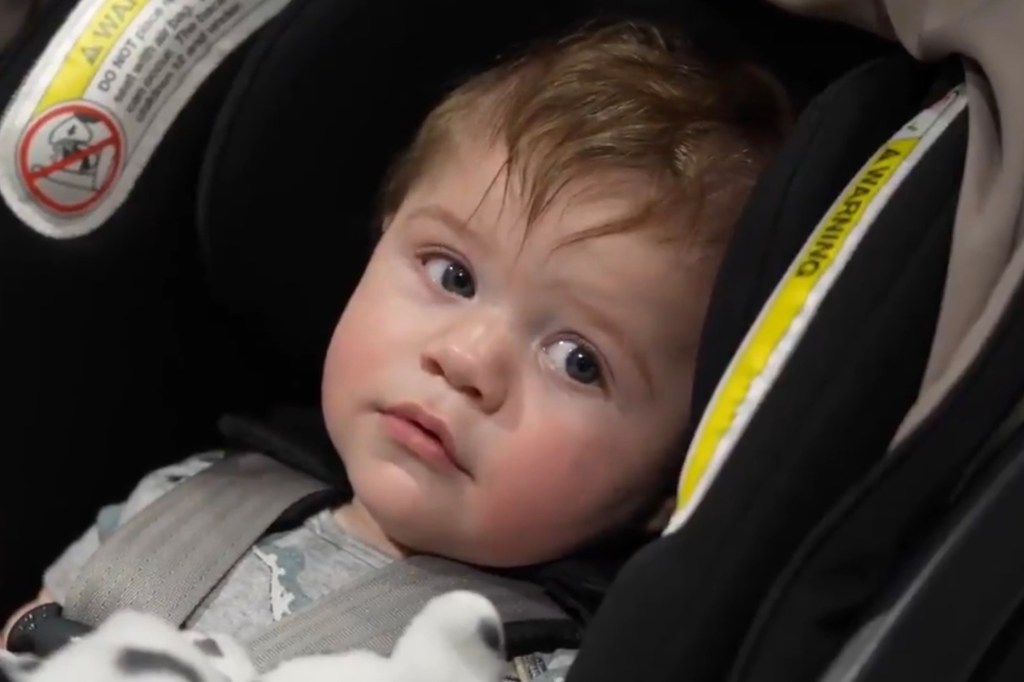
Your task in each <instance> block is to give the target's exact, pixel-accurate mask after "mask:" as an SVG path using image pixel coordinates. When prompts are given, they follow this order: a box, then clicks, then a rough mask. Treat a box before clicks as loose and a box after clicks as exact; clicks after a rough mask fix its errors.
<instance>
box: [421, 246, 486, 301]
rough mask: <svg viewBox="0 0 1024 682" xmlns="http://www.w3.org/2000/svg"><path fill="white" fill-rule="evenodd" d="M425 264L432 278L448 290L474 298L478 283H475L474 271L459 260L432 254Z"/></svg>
mask: <svg viewBox="0 0 1024 682" xmlns="http://www.w3.org/2000/svg"><path fill="white" fill-rule="evenodd" d="M423 265H424V267H426V269H427V274H428V275H429V276H430V278H431V279H432V280H434V281H435V282H437V283H438V284H440V285H441V287H443V288H444V289H445V290H446V291H450V292H452V293H453V294H457V295H459V296H463V297H465V298H473V295H474V294H475V293H476V284H474V283H473V275H472V273H470V271H469V268H467V267H466V266H464V265H463V264H462V263H460V262H458V261H457V260H454V259H452V258H448V257H446V256H431V257H430V258H427V259H426V260H425V261H424V263H423Z"/></svg>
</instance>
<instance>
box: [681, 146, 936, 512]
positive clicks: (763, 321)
mask: <svg viewBox="0 0 1024 682" xmlns="http://www.w3.org/2000/svg"><path fill="white" fill-rule="evenodd" d="M919 141H920V138H908V139H894V140H890V141H889V142H888V143H887V144H886V145H885V146H884V147H882V149H881V150H879V151H878V152H877V153H876V154H875V156H874V157H872V159H871V160H870V161H869V163H868V164H867V165H866V166H865V167H864V169H863V170H862V171H861V172H860V174H859V175H858V176H857V177H856V179H855V181H854V182H853V184H852V185H851V186H850V187H849V188H848V189H847V191H846V193H845V194H844V195H843V196H842V197H841V198H840V200H839V201H838V202H837V203H836V204H835V205H834V206H833V208H832V209H831V211H830V212H829V213H828V215H826V217H825V219H824V220H823V221H821V223H819V224H818V227H817V228H816V229H815V231H814V234H813V235H812V237H811V239H809V240H808V242H807V244H806V245H805V246H804V248H803V250H802V251H801V253H800V255H799V257H798V258H797V259H796V261H795V262H794V264H793V265H792V266H791V267H790V270H789V272H788V273H787V274H786V276H785V278H784V280H783V283H782V286H781V288H780V289H779V290H778V291H777V293H776V295H775V296H774V297H773V298H772V300H771V301H770V302H769V304H768V307H767V308H766V310H765V311H764V313H763V315H762V317H761V318H760V321H759V323H758V326H757V328H756V329H755V330H754V331H753V334H752V336H750V337H748V339H747V341H746V343H745V344H744V347H743V348H742V349H741V350H740V352H739V355H738V356H737V358H736V361H735V364H734V365H733V366H732V368H731V371H730V373H729V375H728V376H727V377H726V378H725V383H724V384H723V385H722V386H721V388H720V390H719V392H718V393H717V394H716V396H715V398H714V400H713V402H712V404H711V405H710V406H709V408H708V409H709V412H708V415H707V417H706V418H705V422H704V423H703V424H702V426H701V428H700V430H699V431H698V433H697V434H696V437H695V438H696V440H695V442H694V444H693V446H692V447H691V450H690V454H689V457H688V458H687V459H688V461H687V465H686V467H685V469H684V472H683V477H682V480H681V481H680V485H679V491H678V500H677V505H676V509H677V510H679V509H682V508H683V507H684V506H685V505H686V504H687V502H689V500H690V498H691V497H692V496H693V494H694V492H695V490H696V488H697V485H698V483H700V481H701V479H702V478H703V477H704V475H705V473H706V471H707V469H708V466H709V465H710V464H711V461H712V458H713V456H714V454H715V451H716V450H717V449H718V445H719V443H720V442H721V440H722V438H723V437H724V436H725V434H726V432H727V431H728V430H729V428H730V426H731V425H732V422H733V419H734V418H735V415H736V412H737V410H738V409H739V407H740V405H741V404H742V403H743V401H744V400H745V399H746V396H747V394H748V392H749V391H750V387H751V384H752V383H753V381H754V379H755V378H756V377H758V376H759V375H761V373H762V372H763V371H764V370H765V367H766V365H767V364H768V359H769V357H771V355H772V353H773V352H774V351H775V349H776V348H777V347H778V346H779V344H780V342H781V341H782V339H783V337H784V336H785V334H786V332H787V330H788V329H789V327H790V325H791V324H792V323H793V320H794V319H795V318H796V317H797V315H799V314H800V311H801V310H802V309H803V307H804V304H805V303H806V302H807V299H808V297H809V296H810V295H811V293H812V292H813V291H814V289H815V287H816V286H817V285H818V282H819V281H820V280H821V278H822V276H823V275H824V274H825V273H826V272H827V271H828V270H829V268H830V267H831V266H832V264H833V262H834V261H835V258H836V256H837V254H839V253H840V252H841V251H842V249H843V245H844V244H845V243H846V239H847V237H849V235H850V232H851V231H852V230H853V229H854V228H855V227H856V226H857V224H858V223H860V221H861V220H862V218H863V217H864V212H865V210H866V208H867V206H868V205H870V204H871V202H872V201H873V200H874V198H875V196H876V195H877V194H878V192H879V190H880V189H881V188H882V187H884V186H885V185H886V183H888V182H889V180H890V179H891V178H892V175H893V173H895V172H896V170H897V169H898V168H899V167H900V165H901V164H902V163H903V162H904V161H905V160H906V158H907V156H908V155H909V154H910V152H911V151H912V150H913V149H914V147H916V146H917V144H918V142H919Z"/></svg>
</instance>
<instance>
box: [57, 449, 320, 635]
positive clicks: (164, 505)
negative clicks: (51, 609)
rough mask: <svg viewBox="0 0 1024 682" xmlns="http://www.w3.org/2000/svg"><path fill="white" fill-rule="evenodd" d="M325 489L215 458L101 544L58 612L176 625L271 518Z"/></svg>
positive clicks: (286, 472)
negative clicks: (128, 615) (127, 611)
mask: <svg viewBox="0 0 1024 682" xmlns="http://www.w3.org/2000/svg"><path fill="white" fill-rule="evenodd" d="M326 488H327V486H326V484H324V483H321V482H320V481H317V480H315V479H313V478H310V477H308V476H306V475H304V474H301V473H299V472H297V471H294V470H292V469H290V468H288V467H285V466H284V465H282V464H280V463H278V462H276V461H274V460H273V459H271V458H269V457H266V456H265V455H261V454H255V453H253V454H241V455H237V456H232V457H226V458H224V459H223V460H220V461H218V462H215V463H214V464H212V465H211V466H209V467H207V468H206V469H204V470H203V471H201V472H199V473H198V474H196V475H195V476H193V477H191V478H189V479H187V480H185V481H182V482H181V483H179V484H178V485H176V486H175V487H174V488H172V489H171V490H170V491H168V492H167V493H166V494H165V495H162V496H161V497H160V498H158V499H157V500H155V501H154V502H153V503H152V504H150V505H148V506H146V507H145V508H143V509H142V510H141V511H140V512H139V513H138V514H136V515H135V516H133V517H132V518H131V519H129V520H128V521H127V522H126V523H125V524H124V525H123V526H122V527H121V528H119V529H118V531H117V532H115V533H114V534H113V535H112V536H111V537H110V539H109V540H107V541H106V542H104V543H103V544H102V545H101V546H100V548H99V549H98V550H97V551H96V553H95V554H93V556H92V557H91V558H90V559H89V561H88V562H86V563H85V565H84V566H83V567H82V570H81V572H80V574H79V575H78V577H77V579H76V580H75V583H74V584H73V585H72V586H71V589H70V590H69V593H68V596H67V600H66V601H65V603H64V613H65V614H66V616H67V617H68V618H69V619H71V620H74V621H78V622H80V623H84V624H86V625H90V626H93V627H95V626H97V625H99V624H100V623H101V622H102V621H103V620H105V619H106V618H107V617H108V616H109V615H110V614H111V613H113V612H114V611H117V610H118V609H122V608H132V609H137V610H140V611H145V612H148V613H153V614H155V615H157V616H160V617H162V618H165V619H167V620H169V621H170V622H172V623H174V624H175V625H178V626H180V625H182V624H183V623H184V622H185V620H186V619H187V618H188V616H189V615H190V614H191V613H192V612H193V611H194V610H195V608H196V607H197V606H198V605H199V604H200V603H201V602H202V600H203V599H204V598H205V597H206V595H208V594H209V593H210V592H211V591H213V589H214V588H215V587H216V585H217V583H218V582H219V581H220V580H221V578H223V577H224V576H225V575H226V574H227V573H228V571H229V570H231V567H232V566H234V564H235V563H236V562H237V561H238V560H239V558H241V556H242V555H243V554H244V553H245V551H246V550H247V549H249V547H251V546H252V545H253V544H254V543H255V542H256V541H257V540H258V539H259V538H260V536H261V535H262V534H263V533H264V532H266V530H267V528H269V527H270V526H271V525H272V524H273V523H274V521H276V520H277V519H278V518H279V517H280V516H281V515H282V514H283V513H284V512H285V511H286V510H287V509H288V508H289V507H290V506H292V505H294V504H295V503H297V502H300V501H301V500H303V499H304V498H307V497H309V496H310V495H313V494H316V493H318V492H322V491H324V490H325V489H326Z"/></svg>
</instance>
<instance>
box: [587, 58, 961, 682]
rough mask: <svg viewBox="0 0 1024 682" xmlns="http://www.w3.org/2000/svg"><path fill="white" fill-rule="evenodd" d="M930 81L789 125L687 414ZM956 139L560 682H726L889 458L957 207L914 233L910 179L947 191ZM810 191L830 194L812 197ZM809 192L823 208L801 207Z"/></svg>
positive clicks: (824, 107)
mask: <svg viewBox="0 0 1024 682" xmlns="http://www.w3.org/2000/svg"><path fill="white" fill-rule="evenodd" d="M937 73H938V71H937V70H936V69H934V68H930V67H925V66H922V65H920V64H916V63H913V62H912V61H911V60H910V59H909V58H905V57H894V58H892V59H888V60H883V61H879V62H875V63H873V64H870V65H868V66H865V67H863V68H861V69H859V70H857V71H855V72H853V73H851V74H849V75H848V76H847V77H845V78H843V79H841V80H840V82H838V83H836V84H835V85H833V86H832V87H830V88H829V89H827V90H826V91H825V92H824V93H823V94H822V95H821V96H820V97H819V98H818V99H817V100H816V101H815V102H813V103H812V105H811V106H810V107H809V109H808V110H807V111H806V112H805V113H804V115H803V116H802V117H801V120H800V121H799V123H798V127H797V130H796V131H795V133H794V134H793V135H792V137H791V139H790V141H789V144H788V145H787V147H786V148H785V149H784V151H783V152H782V154H781V155H780V156H779V158H778V159H777V160H776V162H775V163H774V164H773V165H772V167H771V168H770V169H769V170H768V171H767V172H766V173H765V175H764V180H763V182H762V183H761V184H760V185H759V187H758V188H757V190H756V191H755V196H754V197H753V198H752V200H751V202H750V203H749V205H748V207H747V210H746V211H745V213H744V216H743V218H742V219H741V221H740V226H739V231H738V233H737V235H736V237H735V243H734V246H733V251H732V252H731V253H730V254H729V255H728V256H727V259H726V263H725V265H724V266H723V268H722V271H721V273H720V277H719V280H718V287H717V288H716V294H715V298H714V300H713V304H712V308H711V309H712V311H714V312H713V313H712V314H711V316H710V317H709V320H708V323H707V328H706V334H705V337H704V339H703V340H702V346H701V360H700V363H699V365H698V366H699V368H700V371H702V372H708V373H709V375H703V376H702V377H698V385H697V387H696V391H697V393H696V398H697V401H698V406H699V407H703V404H702V403H706V401H707V400H708V396H709V393H710V388H713V383H714V382H716V381H718V379H719V377H720V376H721V373H722V372H723V371H724V368H725V366H726V365H727V363H728V359H729V357H731V355H732V352H733V351H734V350H735V348H736V345H737V344H738V342H739V339H740V338H742V335H743V334H744V333H745V332H746V330H747V328H748V327H749V325H750V323H751V322H752V318H751V315H756V314H757V312H758V310H759V309H760V307H761V306H762V305H763V303H764V301H765V300H766V299H767V297H768V295H769V294H770V293H771V291H772V289H773V288H774V286H775V283H776V282H777V281H778V279H779V277H780V276H781V274H782V272H784V271H785V269H786V268H788V267H789V266H790V264H791V262H792V260H793V258H794V257H795V254H796V252H797V249H798V247H799V246H801V245H802V244H803V242H804V241H805V240H806V239H807V236H808V235H809V234H810V231H811V229H812V228H813V227H814V226H815V225H816V224H817V222H818V221H819V220H820V219H821V217H822V215H823V214H824V213H825V210H826V209H827V208H828V206H829V205H830V204H831V203H832V202H833V201H834V200H835V198H836V197H837V196H838V195H839V193H840V190H841V189H842V188H843V187H844V186H845V185H846V183H847V182H848V181H849V179H850V178H851V177H852V175H853V174H854V171H855V170H856V169H858V168H859V167H860V166H861V165H862V164H863V163H864V162H865V161H866V160H867V159H868V158H869V157H870V156H872V155H873V154H874V153H875V151H876V150H877V149H878V148H879V146H880V145H881V144H882V143H883V142H885V141H886V140H887V139H888V137H889V136H890V135H892V134H893V133H894V132H896V130H897V129H899V128H900V127H901V126H903V125H904V124H905V123H907V122H908V121H909V120H910V119H911V118H912V117H913V116H915V115H916V114H917V113H918V112H919V111H921V110H922V109H924V108H925V107H926V106H927V105H928V104H930V100H931V99H938V96H939V95H941V94H944V93H941V92H939V93H935V92H933V85H934V83H935V80H936V76H937ZM962 118H963V117H962ZM962 123H963V121H962V119H961V120H958V122H957V124H956V125H954V126H953V128H950V129H949V130H947V131H946V133H945V134H944V135H943V138H942V140H941V142H940V143H938V144H936V145H935V146H934V147H933V148H932V149H930V150H929V151H928V153H927V155H926V156H925V157H924V159H923V160H922V161H921V163H920V164H919V165H918V168H917V169H916V170H915V171H913V172H911V174H910V176H909V177H908V178H907V179H906V180H905V181H904V182H903V184H902V185H900V187H899V189H898V190H897V191H896V194H895V195H894V196H893V197H892V199H891V200H890V201H889V203H888V205H886V207H885V208H884V210H883V211H882V213H881V214H880V215H879V217H878V218H877V220H876V221H875V224H874V225H873V227H872V228H871V230H870V232H868V233H867V235H866V237H865V239H864V241H863V242H862V243H861V244H860V246H859V248H858V249H857V251H856V252H855V253H854V255H853V257H852V259H851V260H850V261H849V263H848V264H847V265H846V268H845V271H844V272H843V274H842V276H841V277H840V278H839V279H838V280H837V281H836V283H835V284H834V286H833V288H832V290H831V291H830V292H829V293H828V294H827V296H826V297H825V299H824V301H823V304H822V307H821V308H820V309H819V311H818V313H817V315H816V316H815V318H814V319H813V321H811V323H810V325H809V327H808V328H807V330H806V331H805V333H804V336H803V339H802V340H801V341H800V346H799V352H798V353H796V354H795V355H794V356H792V357H790V359H789V361H788V362H787V364H786V365H785V366H784V367H783V369H782V371H781V374H780V375H779V376H778V378H777V380H776V382H775V384H774V385H773V387H772V389H771V391H770V392H769V393H768V395H767V397H766V398H765V400H764V402H763V403H762V404H761V406H760V409H758V410H757V412H756V413H755V414H754V415H753V417H752V419H751V421H750V422H749V424H748V425H747V427H746V430H745V431H744V432H743V434H742V435H741V436H740V437H739V441H738V442H737V444H736V446H735V449H734V451H733V455H732V457H731V458H730V459H729V460H728V461H727V462H726V463H725V465H724V467H723V468H722V469H721V471H720V472H719V473H718V477H717V479H716V480H715V484H714V485H713V486H711V487H710V489H709V491H708V493H707V495H706V497H705V498H704V500H703V502H702V503H701V504H700V505H699V506H697V507H696V511H695V512H694V513H693V515H692V516H691V517H690V519H689V520H688V522H687V523H686V524H685V525H684V526H683V527H682V528H681V529H679V530H678V531H676V532H675V533H672V534H670V535H668V536H667V537H665V538H662V539H661V540H659V541H657V542H655V543H653V544H651V545H650V546H648V547H646V548H644V549H643V550H641V551H640V552H639V553H638V555H637V556H636V557H634V559H633V560H632V561H631V562H629V563H628V564H627V565H626V567H625V568H624V569H623V571H622V573H621V574H620V576H619V580H618V581H617V583H616V585H615V586H614V587H613V589H612V591H611V593H610V594H609V597H608V599H607V601H606V602H605V605H604V606H603V608H602V611H601V612H599V613H598V615H597V617H596V618H595V620H594V623H593V625H592V627H591V628H590V630H589V631H588V633H587V638H586V639H585V642H584V649H583V651H582V653H581V655H580V657H579V658H578V659H577V662H576V664H575V665H574V667H573V669H572V670H571V671H570V674H569V678H568V679H569V680H570V682H578V681H580V680H596V679H615V678H619V677H628V676H629V674H630V672H629V671H630V669H631V665H632V664H633V663H635V661H637V660H644V661H646V663H645V671H647V674H646V676H645V679H647V680H651V681H652V682H653V681H655V680H661V679H664V680H670V679H678V678H685V679H687V680H689V681H691V682H692V681H698V682H699V681H704V680H706V681H708V682H711V681H712V680H715V681H718V680H721V679H724V677H725V675H726V674H727V672H728V670H729V669H730V667H731V665H732V663H733V662H734V659H735V656H736V654H737V652H738V650H739V647H740V645H741V642H742V640H743V637H744V635H745V634H746V631H747V628H748V627H749V625H750V623H751V621H752V619H753V617H754V615H755V613H756V612H757V608H758V605H759V601H760V599H761V598H762V596H763V595H764V593H765V591H766V590H767V589H768V587H769V586H770V585H771V584H772V582H773V580H774V579H775V577H776V575H777V574H778V573H779V572H780V571H781V570H782V568H783V567H784V566H785V563H786V562H787V560H788V559H789V557H790V555H791V554H792V552H793V551H794V550H795V549H796V548H797V547H798V546H799V543H800V541H801V540H802V539H803V537H804V535H805V534H806V533H807V532H808V531H809V530H810V529H811V527H812V526H813V523H814V522H815V520H817V519H819V518H820V517H821V516H822V515H823V514H824V513H825V512H826V511H827V510H828V509H829V508H830V507H831V505H832V504H833V503H834V502H835V500H836V499H838V497H839V496H840V495H841V494H842V493H843V492H845V490H846V489H847V488H848V487H849V486H850V485H851V484H852V483H853V482H854V481H856V480H858V478H859V477H860V476H862V475H863V474H864V473H865V472H867V471H868V470H869V469H870V467H871V466H873V465H874V464H875V463H876V462H877V460H878V459H879V458H880V457H881V456H882V454H883V453H884V452H885V451H886V446H887V444H888V442H889V440H890V439H891V438H892V435H893V434H894V432H895V430H896V428H897V427H898V425H899V423H900V421H901V419H902V417H903V414H904V413H905V411H906V410H907V409H908V407H909V406H910V404H911V403H912V402H913V400H914V399H915V397H916V394H917V390H918V386H919V383H920V380H921V376H922V373H923V371H924V363H925V358H926V357H927V353H928V347H929V345H930V342H931V338H932V334H933V331H934V324H935V319H936V316H937V313H938V307H939V301H940V299H941V295H942V290H943V286H942V284H943V278H944V275H945V262H946V258H947V256H948V248H949V238H950V230H951V228H952V220H953V213H952V209H953V208H955V196H956V194H955V192H952V193H951V192H949V191H948V187H946V189H945V190H944V192H945V193H943V194H941V196H942V197H943V201H942V202H939V203H935V202H931V203H930V204H929V205H928V209H929V212H928V214H927V216H925V217H923V219H921V220H918V219H916V218H917V216H915V219H913V220H909V219H907V215H908V213H906V211H907V210H908V209H913V208H917V207H919V206H920V205H921V204H922V201H921V197H922V196H924V197H930V196H932V190H933V189H935V187H936V183H935V179H936V178H935V177H934V174H928V173H923V172H921V170H922V169H924V168H926V167H928V166H929V165H930V164H932V163H934V164H936V165H938V166H939V167H941V168H944V169H949V168H952V170H949V172H948V175H949V176H950V178H952V181H953V182H954V183H955V182H956V179H957V178H958V177H959V173H958V172H957V171H956V166H957V163H958V159H957V154H958V153H959V154H961V155H962V149H959V148H958V147H957V140H956V136H957V134H958V133H957V130H959V129H960V128H962ZM962 132H963V131H962V130H960V132H959V134H962ZM837 141H842V144H836V142H837ZM960 163H962V161H960ZM823 178H831V179H832V180H833V182H834V183H835V184H834V185H833V186H832V187H828V186H823V185H824V181H823V180H822V179H823ZM943 182H945V183H946V185H948V181H946V180H945V179H944V180H943ZM819 183H820V184H819ZM815 185H817V190H818V191H820V192H821V194H814V193H812V192H811V191H808V189H807V188H808V187H809V186H810V187H813V186H815ZM946 185H943V184H942V183H940V184H939V185H938V186H939V187H945V186H946ZM815 203H817V205H816V206H815V205H814V204H815ZM809 204H810V205H809ZM790 221H793V222H796V221H801V222H799V223H797V224H796V225H793V223H792V222H790ZM780 225H783V226H785V227H779V226H780ZM800 228H802V230H800V231H799V232H798V233H797V234H793V232H791V231H796V230H799V229H800ZM800 232H802V233H800ZM787 235H788V237H787ZM787 242H788V244H789V249H790V250H789V251H788V253H787V252H781V253H777V257H778V258H779V261H777V262H776V263H775V264H773V265H759V264H758V258H757V257H756V256H752V255H750V254H752V253H754V252H757V254H758V255H760V254H761V253H763V252H764V250H765V249H766V248H771V247H767V245H768V244H775V243H781V244H786V243H787ZM744 250H746V253H743V252H744ZM772 269H774V272H772ZM761 273H763V274H761ZM750 277H753V278H754V279H755V281H761V282H763V286H764V287H765V288H764V289H763V290H762V291H761V292H760V298H758V297H757V296H756V295H755V294H751V293H750V291H749V290H747V291H744V292H743V293H742V294H737V293H733V292H730V287H729V284H730V280H729V278H733V281H735V280H737V279H739V278H750ZM760 277H763V278H764V279H763V280H759V279H758V278H760ZM718 353H721V356H719V355H717V354H718ZM716 359H717V362H716ZM716 373H717V374H716ZM624 632H626V633H633V632H635V633H636V635H635V636H634V635H626V636H623V634H622V633H624Z"/></svg>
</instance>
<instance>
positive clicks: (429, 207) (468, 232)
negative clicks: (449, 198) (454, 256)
mask: <svg viewBox="0 0 1024 682" xmlns="http://www.w3.org/2000/svg"><path fill="white" fill-rule="evenodd" d="M424 218H425V219H427V220H432V221H434V222H438V223H441V224H442V225H444V226H445V227H447V228H448V229H450V230H451V231H452V232H455V233H457V234H459V235H460V236H461V237H464V238H465V239H467V240H468V241H471V242H473V244H474V245H475V246H477V247H481V248H482V247H484V246H486V243H485V240H484V239H483V238H482V237H481V236H480V235H479V234H478V233H477V232H476V231H475V230H472V229H470V227H469V224H468V223H467V222H466V221H465V220H463V219H462V218H460V217H459V216H457V215H455V213H454V212H452V211H451V210H449V209H447V208H445V207H444V206H442V205H441V204H426V205H424V206H420V207H418V208H415V209H413V210H412V211H411V212H410V213H409V216H408V218H407V219H408V220H413V219H424Z"/></svg>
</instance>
